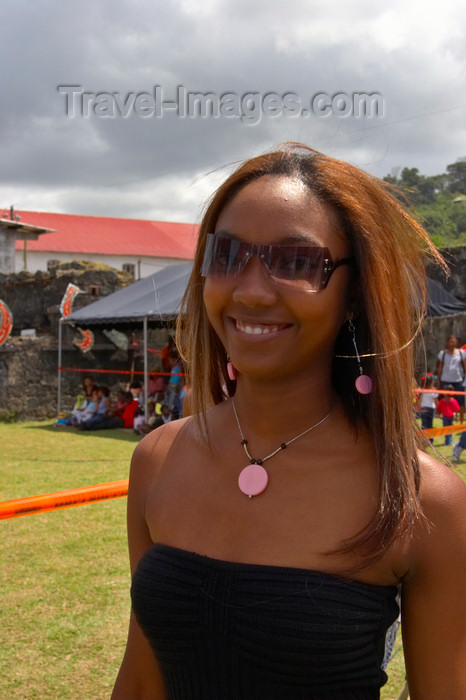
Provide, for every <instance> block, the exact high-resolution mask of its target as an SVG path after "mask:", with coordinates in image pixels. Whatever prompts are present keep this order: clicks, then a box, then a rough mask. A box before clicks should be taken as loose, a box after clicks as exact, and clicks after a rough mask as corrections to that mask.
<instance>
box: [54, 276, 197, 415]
mask: <svg viewBox="0 0 466 700" xmlns="http://www.w3.org/2000/svg"><path fill="white" fill-rule="evenodd" d="M191 270H192V263H183V264H181V265H169V266H168V267H164V268H163V269H162V270H159V271H158V272H155V273H154V274H153V275H150V276H149V277H144V279H142V280H139V281H138V282H135V283H134V284H131V285H129V286H128V287H124V288H123V289H119V290H118V291H117V292H114V293H113V294H109V295H108V296H106V297H104V298H103V299H99V301H96V302H94V303H93V304H89V305H88V306H85V307H84V308H82V309H78V310H77V311H75V312H73V313H72V314H70V315H69V316H67V317H66V318H62V319H60V322H59V327H58V414H59V413H60V408H61V369H62V329H63V323H71V324H76V325H79V326H84V327H86V326H90V325H95V324H101V325H105V324H107V325H109V324H111V325H117V324H126V323H142V326H143V336H144V396H145V406H144V414H145V419H146V420H147V418H148V404H147V388H148V362H147V326H148V322H151V323H154V322H160V323H164V322H166V321H168V320H170V319H173V318H175V317H176V316H177V315H178V314H179V312H180V309H181V302H182V299H183V295H184V292H185V290H186V287H187V285H188V280H189V276H190V274H191Z"/></svg>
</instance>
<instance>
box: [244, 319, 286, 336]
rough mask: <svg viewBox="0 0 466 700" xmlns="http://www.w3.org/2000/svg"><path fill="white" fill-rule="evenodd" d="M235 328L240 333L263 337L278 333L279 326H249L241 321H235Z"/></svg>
mask: <svg viewBox="0 0 466 700" xmlns="http://www.w3.org/2000/svg"><path fill="white" fill-rule="evenodd" d="M236 327H237V328H238V330H240V331H242V333H248V334H249V335H264V334H265V333H273V332H274V331H278V329H279V326H249V325H247V324H246V323H242V322H241V321H236Z"/></svg>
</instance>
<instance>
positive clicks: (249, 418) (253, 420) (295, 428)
mask: <svg viewBox="0 0 466 700" xmlns="http://www.w3.org/2000/svg"><path fill="white" fill-rule="evenodd" d="M278 384H279V383H278ZM319 384H320V386H319V385H317V386H316V385H314V386H310V385H309V383H306V382H304V381H303V382H299V383H295V384H290V383H288V384H286V385H285V386H281V385H277V383H265V382H263V383H262V382H260V383H257V382H250V381H248V380H245V379H244V378H240V379H239V380H238V385H237V389H236V393H235V397H234V401H235V406H236V409H237V412H238V416H239V419H240V422H241V424H242V427H243V430H244V431H245V432H246V431H247V432H249V433H251V431H253V432H254V434H255V435H256V436H258V437H261V438H264V439H271V438H275V439H276V438H277V436H279V439H280V440H282V441H284V440H286V439H287V438H289V437H290V436H291V437H292V433H293V434H294V433H299V432H300V430H305V429H306V428H307V427H309V426H310V425H312V424H313V423H317V422H318V421H319V420H321V419H322V418H323V417H324V416H326V415H327V413H328V412H329V411H332V414H333V413H334V410H333V409H335V407H336V406H337V405H339V404H340V402H339V397H338V395H337V393H336V392H335V390H334V389H333V387H331V386H330V387H328V386H327V387H326V388H324V386H322V383H319Z"/></svg>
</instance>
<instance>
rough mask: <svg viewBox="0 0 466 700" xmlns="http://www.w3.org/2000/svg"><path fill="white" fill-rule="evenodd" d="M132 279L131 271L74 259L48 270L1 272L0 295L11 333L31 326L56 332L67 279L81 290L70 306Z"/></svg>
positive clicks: (75, 307) (83, 303)
mask: <svg viewBox="0 0 466 700" xmlns="http://www.w3.org/2000/svg"><path fill="white" fill-rule="evenodd" d="M132 282H134V277H133V275H130V274H128V273H126V272H119V271H118V270H114V269H113V268H111V267H108V266H107V265H100V264H97V263H88V262H86V261H79V260H75V261H73V262H71V263H60V264H59V265H57V266H55V267H54V268H52V269H51V270H50V271H49V272H40V271H39V272H36V273H35V274H33V273H31V272H18V273H16V274H12V275H3V274H0V299H2V300H3V301H4V302H6V304H7V305H8V307H9V309H10V311H11V312H12V314H13V324H14V325H13V335H19V334H20V332H21V331H22V330H24V329H26V328H34V329H35V330H36V333H37V334H38V335H43V334H45V333H47V334H51V335H53V336H55V337H56V336H57V333H58V319H59V316H60V310H59V309H60V303H61V300H62V299H63V295H64V294H65V291H66V288H67V286H68V284H69V283H72V284H75V285H77V286H78V287H79V288H80V289H81V290H82V291H83V292H84V293H83V294H78V295H77V296H76V297H75V300H74V302H73V310H74V311H77V310H78V309H80V308H81V307H83V306H87V305H88V304H90V303H92V302H94V301H98V299H100V298H101V297H104V296H107V295H108V294H112V293H113V292H116V291H117V290H118V289H121V287H123V286H126V285H128V284H132Z"/></svg>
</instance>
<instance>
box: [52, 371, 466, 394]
mask: <svg viewBox="0 0 466 700" xmlns="http://www.w3.org/2000/svg"><path fill="white" fill-rule="evenodd" d="M58 371H59V372H85V373H86V374H93V373H94V374H144V372H142V371H141V372H140V371H139V370H138V371H134V372H132V371H131V370H129V369H78V368H76V367H58ZM147 375H148V376H151V377H170V376H173V377H184V376H185V373H184V372H173V374H172V373H171V372H148V373H147ZM450 393H451V394H454V393H455V392H454V391H451V392H450Z"/></svg>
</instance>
